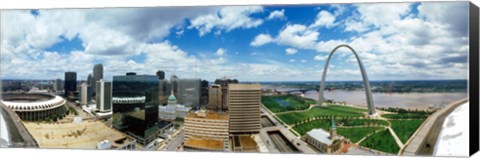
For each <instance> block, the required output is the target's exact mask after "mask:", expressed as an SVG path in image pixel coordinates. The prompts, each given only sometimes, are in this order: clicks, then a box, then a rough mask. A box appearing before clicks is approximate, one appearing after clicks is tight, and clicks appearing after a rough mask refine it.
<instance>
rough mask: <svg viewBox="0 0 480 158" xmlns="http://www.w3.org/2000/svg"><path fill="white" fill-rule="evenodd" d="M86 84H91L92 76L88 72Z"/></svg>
mask: <svg viewBox="0 0 480 158" xmlns="http://www.w3.org/2000/svg"><path fill="white" fill-rule="evenodd" d="M87 84H88V85H89V86H93V76H92V74H88V77H87Z"/></svg>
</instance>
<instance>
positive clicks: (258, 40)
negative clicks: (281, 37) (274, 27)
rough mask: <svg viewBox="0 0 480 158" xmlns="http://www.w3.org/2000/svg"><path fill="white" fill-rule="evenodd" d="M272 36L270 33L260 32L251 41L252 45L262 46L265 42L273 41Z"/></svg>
mask: <svg viewBox="0 0 480 158" xmlns="http://www.w3.org/2000/svg"><path fill="white" fill-rule="evenodd" d="M272 40H273V39H272V37H271V36H270V35H269V34H263V33H262V34H259V35H257V36H256V37H255V39H253V41H252V42H250V45H251V46H254V47H258V46H262V45H264V44H267V43H270V42H272Z"/></svg>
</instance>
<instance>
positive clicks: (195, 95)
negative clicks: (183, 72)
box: [174, 79, 201, 109]
mask: <svg viewBox="0 0 480 158" xmlns="http://www.w3.org/2000/svg"><path fill="white" fill-rule="evenodd" d="M174 87H175V86H174ZM200 88H201V80H200V79H178V80H177V93H176V95H175V96H177V99H178V103H180V104H183V105H186V106H190V107H192V108H195V109H198V108H199V107H200V92H201V91H200Z"/></svg>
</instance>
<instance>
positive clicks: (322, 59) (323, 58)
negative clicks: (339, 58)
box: [313, 55, 327, 61]
mask: <svg viewBox="0 0 480 158" xmlns="http://www.w3.org/2000/svg"><path fill="white" fill-rule="evenodd" d="M326 59H327V56H324V55H316V56H315V57H313V60H317V61H324V60H326Z"/></svg>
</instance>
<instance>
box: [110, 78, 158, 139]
mask: <svg viewBox="0 0 480 158" xmlns="http://www.w3.org/2000/svg"><path fill="white" fill-rule="evenodd" d="M112 82H113V83H112V84H113V85H112V86H113V87H112V96H113V97H112V103H113V104H112V105H113V107H112V112H113V114H112V119H113V127H114V128H116V129H118V130H120V131H123V132H125V133H127V134H128V135H131V136H133V137H135V138H136V139H137V142H139V143H141V144H143V145H147V144H148V143H150V142H152V141H153V140H154V139H155V138H156V137H157V135H158V134H159V133H158V132H159V129H158V125H157V122H158V104H159V99H158V91H159V86H158V85H159V79H158V77H157V76H154V75H134V74H128V75H125V76H113V81H112Z"/></svg>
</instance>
